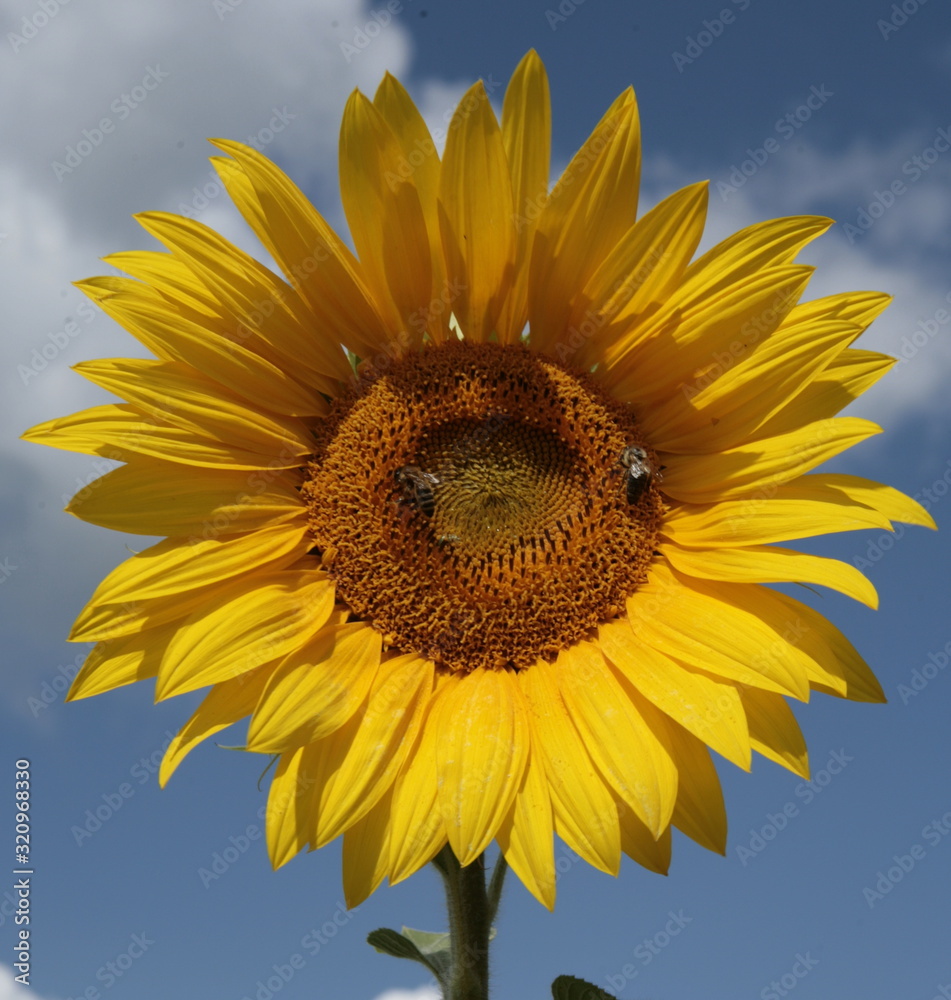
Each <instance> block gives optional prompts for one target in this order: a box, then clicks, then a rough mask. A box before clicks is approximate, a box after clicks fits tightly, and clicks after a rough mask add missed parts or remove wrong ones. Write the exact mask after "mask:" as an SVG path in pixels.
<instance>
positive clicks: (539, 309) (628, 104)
mask: <svg viewBox="0 0 951 1000" xmlns="http://www.w3.org/2000/svg"><path fill="white" fill-rule="evenodd" d="M640 174H641V131H640V121H639V119H638V114H637V102H636V101H635V99H634V93H633V91H631V90H627V91H625V92H624V93H623V94H621V95H620V97H619V98H618V99H617V100H616V101H615V102H614V104H613V105H612V106H611V107H610V108H609V109H608V111H607V113H606V114H605V115H604V117H603V118H602V119H601V121H600V122H599V123H598V125H597V127H596V128H595V129H594V131H593V132H592V133H591V135H590V136H589V137H588V139H587V141H586V142H585V144H584V145H583V146H582V147H581V149H580V150H578V152H577V153H576V154H575V155H574V157H573V158H572V160H571V162H570V163H569V164H568V166H567V167H566V168H565V172H564V173H563V174H562V175H561V177H560V178H559V179H558V181H557V183H556V184H555V186H554V187H553V188H552V190H551V193H550V194H549V196H548V200H547V202H546V203H545V208H544V210H543V212H542V214H541V217H540V218H539V220H538V227H537V231H536V234H535V241H534V246H533V249H532V262H531V271H530V276H529V291H528V317H529V324H530V326H531V343H532V346H533V347H534V348H535V349H536V350H539V351H549V350H551V349H552V347H553V345H554V344H556V343H557V342H558V340H559V339H560V338H561V336H562V334H563V332H564V330H565V325H566V323H567V321H568V317H569V315H570V313H571V308H572V304H573V300H574V297H575V295H576V294H577V292H578V291H579V290H580V289H581V288H583V287H584V286H585V285H586V284H587V282H588V280H589V279H590V278H591V276H592V275H593V274H594V273H595V271H596V270H597V269H598V267H600V265H601V262H602V261H603V260H604V259H605V258H606V257H607V255H608V254H609V253H610V252H611V251H612V250H613V249H614V247H615V246H616V244H617V242H618V240H620V239H621V237H622V236H624V234H625V233H626V232H627V231H628V230H629V229H630V228H631V226H633V225H634V222H635V220H636V218H637V195H638V188H639V186H640Z"/></svg>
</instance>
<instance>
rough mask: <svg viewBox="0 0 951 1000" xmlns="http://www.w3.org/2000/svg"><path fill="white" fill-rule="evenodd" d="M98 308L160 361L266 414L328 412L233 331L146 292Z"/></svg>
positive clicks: (134, 291)
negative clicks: (193, 371)
mask: <svg viewBox="0 0 951 1000" xmlns="http://www.w3.org/2000/svg"><path fill="white" fill-rule="evenodd" d="M131 284H137V283H131ZM99 306H100V308H101V309H102V310H103V312H105V313H107V314H108V315H109V316H111V317H112V318H113V319H114V320H116V322H117V323H120V324H121V325H122V326H124V327H125V328H126V329H127V330H128V331H129V332H130V333H131V334H132V335H133V336H134V337H137V338H138V339H139V340H140V341H142V343H143V344H145V346H146V347H148V348H149V350H151V351H153V352H154V353H156V354H158V355H159V357H161V358H163V359H165V360H171V361H179V362H182V363H183V364H186V365H190V366H191V367H193V368H197V369H198V371H200V372H203V373H204V374H205V375H207V376H208V377H209V378H213V379H215V381H217V382H221V383H222V384H223V385H225V386H227V387H228V388H229V389H231V390H232V391H234V392H236V393H237V394H238V395H239V396H243V397H244V398H245V399H248V400H250V401H251V402H252V403H255V404H257V405H258V406H260V407H262V408H264V409H265V410H276V411H277V412H278V413H285V414H288V415H290V416H300V415H309V414H317V413H322V412H324V409H325V407H324V402H323V400H322V399H321V398H320V397H319V395H318V394H317V393H315V392H314V391H313V390H311V389H305V388H304V387H303V386H302V385H300V384H298V383H297V382H295V381H294V380H293V379H292V378H291V377H290V376H289V375H287V374H285V373H284V372H283V371H281V369H280V368H278V367H277V366H275V365H273V364H271V362H270V361H267V360H266V359H265V358H262V357H261V356H260V355H258V354H255V353H254V352H253V351H251V350H248V348H247V347H245V346H243V345H242V344H241V343H239V342H238V339H237V335H236V334H233V331H231V330H229V329H228V328H226V327H224V326H218V328H215V326H212V325H210V324H208V323H199V322H196V321H195V320H193V319H190V318H188V317H186V316H185V315H183V313H182V311H181V310H180V309H177V308H176V307H175V305H173V304H171V303H168V302H166V301H165V300H164V299H162V298H161V296H159V295H156V294H155V293H150V292H149V290H148V289H147V288H146V286H140V287H137V288H132V287H130V288H127V289H126V290H125V291H123V292H116V293H114V294H112V295H108V296H107V297H106V298H104V299H102V300H101V301H100V302H99ZM229 334H230V335H233V336H234V337H235V339H231V338H230V337H229Z"/></svg>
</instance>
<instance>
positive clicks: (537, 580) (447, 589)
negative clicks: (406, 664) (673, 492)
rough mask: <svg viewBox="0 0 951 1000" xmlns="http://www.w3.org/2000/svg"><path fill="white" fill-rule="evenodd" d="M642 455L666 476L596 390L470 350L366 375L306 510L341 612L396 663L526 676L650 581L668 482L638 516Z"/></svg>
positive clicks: (326, 434) (648, 492) (413, 359)
mask: <svg viewBox="0 0 951 1000" xmlns="http://www.w3.org/2000/svg"><path fill="white" fill-rule="evenodd" d="M630 447H638V448H641V449H643V453H644V454H645V455H646V456H647V461H648V462H650V463H652V465H653V467H654V468H656V456H655V455H654V454H653V452H652V451H651V449H650V447H649V445H648V443H647V442H646V441H645V440H644V439H643V437H642V435H641V434H640V432H639V431H638V428H637V424H636V422H635V415H634V414H633V413H632V412H631V411H630V409H629V408H628V407H626V406H625V405H624V404H622V403H619V402H617V401H616V400H613V399H611V398H610V397H609V396H608V395H607V394H606V393H605V392H603V391H602V390H601V389H600V388H599V386H598V384H597V382H596V381H595V380H594V379H593V378H592V377H590V376H588V375H586V374H584V373H580V372H572V371H570V370H569V369H567V368H566V367H564V366H562V365H560V364H559V363H557V362H555V361H553V360H551V359H549V358H546V357H544V356H542V355H539V354H537V353H531V352H529V351H528V350H526V349H524V348H522V347H519V346H505V347H503V346H499V345H496V344H471V343H467V342H464V341H456V342H450V343H447V344H442V345H438V346H433V347H429V348H427V349H425V350H423V351H422V352H419V353H414V354H412V355H410V356H408V357H406V358H404V359H399V360H396V361H394V362H393V363H392V364H391V365H390V366H389V367H388V368H387V370H386V371H385V372H383V373H382V374H381V373H380V372H379V371H373V372H370V373H368V374H364V375H362V376H360V377H359V378H358V379H357V380H356V381H355V384H354V385H353V387H352V388H351V390H350V392H349V393H348V394H347V395H346V396H344V397H343V398H342V399H341V400H340V401H338V403H337V404H336V406H335V408H334V409H333V411H332V412H331V414H330V415H329V416H328V417H327V418H325V420H324V421H323V423H322V425H321V426H320V427H319V428H318V430H317V444H316V448H315V454H314V458H313V460H312V461H311V462H310V464H309V467H308V472H307V478H306V482H305V484H304V486H303V487H302V493H303V496H304V499H305V501H306V502H307V505H308V511H309V524H310V530H311V533H312V535H313V538H314V542H315V545H316V547H317V549H318V550H319V551H320V552H321V553H322V554H323V553H327V552H332V553H333V559H332V562H331V563H330V564H329V567H328V571H329V572H330V574H331V575H332V576H333V577H334V580H335V582H336V585H337V594H338V599H339V600H342V601H344V602H345V603H346V604H347V606H348V607H349V608H350V609H351V610H352V611H353V613H354V614H355V615H356V616H357V617H359V618H360V619H362V620H365V621H368V622H370V623H371V624H372V625H373V626H374V627H375V628H376V629H378V630H379V631H380V632H381V633H383V634H384V636H386V637H387V644H388V645H389V646H391V647H395V649H396V650H397V651H407V652H408V651H415V652H418V653H421V654H423V655H425V656H427V657H429V658H431V659H432V660H434V661H435V662H436V663H437V664H439V665H441V666H443V667H444V668H447V669H450V670H460V671H465V672H468V671H471V670H473V669H475V668H477V667H489V668H510V669H521V668H525V667H529V666H531V665H532V664H533V663H535V662H537V661H538V660H539V659H542V660H549V661H551V660H554V659H555V658H556V656H557V654H558V653H559V651H560V650H562V649H564V648H566V647H567V646H569V645H571V644H572V643H574V642H577V641H578V640H579V639H581V638H583V637H585V636H586V635H588V634H590V633H591V632H592V630H593V629H595V628H596V627H597V626H598V625H599V624H601V623H602V622H604V621H607V620H609V619H611V618H613V617H616V616H617V614H618V612H619V610H620V609H623V607H624V601H625V599H626V598H627V597H629V596H630V595H631V594H632V593H633V592H634V591H635V590H636V589H637V587H638V586H639V585H641V584H643V583H644V582H645V580H646V579H647V571H648V567H649V564H650V561H651V559H652V557H653V554H654V550H655V548H656V542H657V536H658V532H659V529H660V524H661V519H662V517H663V514H664V510H665V506H664V500H663V497H662V495H661V493H660V491H659V488H658V485H657V480H656V478H655V479H653V480H652V481H651V482H650V484H649V485H648V487H647V488H646V489H645V490H644V491H643V493H640V494H639V495H638V498H637V502H636V503H631V502H630V493H629V491H628V489H627V488H626V477H627V476H628V474H629V469H628V468H626V467H625V465H624V464H623V463H622V461H621V458H622V455H623V454H624V451H625V449H626V448H630ZM326 562H327V560H325V563H326Z"/></svg>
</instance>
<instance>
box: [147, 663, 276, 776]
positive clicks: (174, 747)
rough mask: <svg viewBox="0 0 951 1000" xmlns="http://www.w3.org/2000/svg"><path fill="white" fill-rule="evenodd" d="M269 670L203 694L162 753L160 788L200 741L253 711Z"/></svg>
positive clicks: (245, 676)
mask: <svg viewBox="0 0 951 1000" xmlns="http://www.w3.org/2000/svg"><path fill="white" fill-rule="evenodd" d="M270 670H271V668H270V667H267V666H264V667H259V668H258V669H257V670H252V671H251V672H250V673H248V674H242V675H241V676H240V677H233V678H232V679H231V680H228V681H222V682H221V683H220V684H216V685H215V686H214V687H213V688H212V689H211V690H210V691H209V692H208V694H207V695H205V699H204V701H202V703H201V704H200V705H199V706H198V708H196V709H195V711H194V712H193V713H192V716H191V718H190V719H189V720H188V722H186V723H185V725H184V726H182V728H181V729H180V730H179V732H178V734H177V735H176V737H175V739H173V740H172V742H171V743H170V744H169V745H168V747H167V748H166V750H165V756H164V757H163V758H162V766H161V767H160V768H159V776H158V777H159V784H160V785H161V786H162V787H163V788H164V787H165V785H166V784H167V783H168V780H169V778H171V776H172V774H174V772H175V770H176V769H177V768H178V765H179V764H181V762H182V761H183V760H184V759H185V758H186V757H187V756H188V754H190V753H191V752H192V750H194V749H195V747H197V746H198V744H199V743H201V742H202V740H206V739H208V737H209V736H214V734H215V733H219V732H221V730H222V729H227V728H228V726H231V725H234V723H236V722H237V721H238V720H239V719H243V718H244V717H245V716H247V715H250V714H251V713H252V712H253V711H254V706H255V705H256V704H257V702H258V698H259V697H260V695H261V692H262V691H263V690H264V685H265V683H267V679H268V677H269V676H270Z"/></svg>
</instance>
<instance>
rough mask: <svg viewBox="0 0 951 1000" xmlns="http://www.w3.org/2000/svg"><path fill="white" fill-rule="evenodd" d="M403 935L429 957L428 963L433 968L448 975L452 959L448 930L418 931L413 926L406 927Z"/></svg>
mask: <svg viewBox="0 0 951 1000" xmlns="http://www.w3.org/2000/svg"><path fill="white" fill-rule="evenodd" d="M403 936H404V937H405V938H407V939H408V940H409V941H411V942H412V943H413V944H414V945H416V947H417V948H418V949H419V951H420V953H421V954H422V955H423V956H425V958H426V959H428V962H427V964H428V965H429V967H430V968H431V969H438V970H439V973H440V974H441V975H448V973H449V967H450V964H451V961H452V942H451V940H450V937H449V934H448V932H438V931H417V930H414V929H413V928H412V927H404V928H403ZM437 978H439V976H437Z"/></svg>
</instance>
